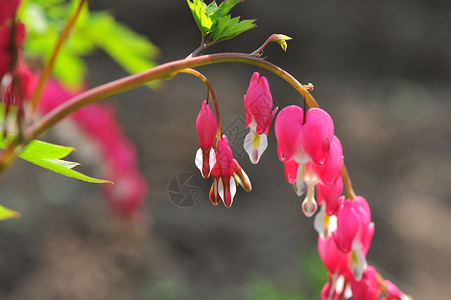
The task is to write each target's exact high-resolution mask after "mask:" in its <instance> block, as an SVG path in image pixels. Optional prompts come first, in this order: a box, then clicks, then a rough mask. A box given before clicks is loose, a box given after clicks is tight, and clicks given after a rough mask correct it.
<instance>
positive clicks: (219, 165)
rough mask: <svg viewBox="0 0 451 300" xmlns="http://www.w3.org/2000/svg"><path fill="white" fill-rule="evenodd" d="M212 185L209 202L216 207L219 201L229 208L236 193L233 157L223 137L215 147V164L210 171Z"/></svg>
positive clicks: (225, 138)
mask: <svg viewBox="0 0 451 300" xmlns="http://www.w3.org/2000/svg"><path fill="white" fill-rule="evenodd" d="M211 175H212V176H213V184H212V187H211V190H210V200H211V202H212V203H213V204H215V205H217V204H219V202H221V200H222V201H223V202H224V205H225V206H226V207H230V206H231V205H232V202H233V197H234V196H235V193H236V185H235V179H234V178H233V177H232V175H233V155H232V149H230V145H229V142H228V141H227V137H226V136H225V135H223V136H222V138H221V139H219V140H218V142H217V146H216V164H215V165H214V167H213V169H212V170H211Z"/></svg>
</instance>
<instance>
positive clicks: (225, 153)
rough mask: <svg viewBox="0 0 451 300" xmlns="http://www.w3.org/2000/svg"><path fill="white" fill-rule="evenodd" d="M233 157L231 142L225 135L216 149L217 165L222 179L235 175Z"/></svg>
mask: <svg viewBox="0 0 451 300" xmlns="http://www.w3.org/2000/svg"><path fill="white" fill-rule="evenodd" d="M232 163H233V155H232V149H230V145H229V142H228V141H227V137H226V136H225V135H223V136H222V139H220V140H219V141H218V144H217V147H216V164H217V165H218V168H219V172H220V176H221V177H230V176H232V174H233V167H232Z"/></svg>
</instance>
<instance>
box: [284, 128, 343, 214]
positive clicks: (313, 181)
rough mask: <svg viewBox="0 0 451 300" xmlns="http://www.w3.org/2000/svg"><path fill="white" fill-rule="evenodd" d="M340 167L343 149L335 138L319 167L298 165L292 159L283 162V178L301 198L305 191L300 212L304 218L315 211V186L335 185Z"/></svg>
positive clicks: (310, 164)
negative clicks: (326, 156)
mask: <svg viewBox="0 0 451 300" xmlns="http://www.w3.org/2000/svg"><path fill="white" fill-rule="evenodd" d="M342 167H343V149H342V146H341V143H340V140H339V139H338V138H337V137H336V136H333V138H332V142H331V144H330V150H329V157H328V159H327V161H326V162H325V163H323V164H321V165H320V164H316V163H313V162H312V161H308V162H307V163H305V164H299V163H298V162H297V161H296V160H294V159H291V160H288V161H285V177H286V178H287V180H288V182H290V183H293V187H294V190H295V192H296V194H297V195H298V196H301V195H302V194H303V193H304V192H305V191H307V195H306V198H305V199H304V201H303V203H302V210H303V211H304V214H305V215H306V216H308V217H310V216H312V215H313V214H314V213H315V211H316V209H317V204H316V201H315V198H314V193H315V185H317V184H319V183H321V184H323V185H326V186H329V185H333V184H335V182H336V181H337V179H338V178H339V176H340V172H341V168H342ZM340 193H341V191H340ZM338 196H339V195H338Z"/></svg>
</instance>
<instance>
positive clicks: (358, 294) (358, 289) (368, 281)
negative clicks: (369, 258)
mask: <svg viewBox="0 0 451 300" xmlns="http://www.w3.org/2000/svg"><path fill="white" fill-rule="evenodd" d="M376 276H377V271H376V269H374V268H373V267H372V266H369V267H367V268H366V270H365V272H364V273H363V276H362V279H361V280H351V290H352V298H353V299H355V300H376V299H378V298H379V295H380V294H381V290H380V288H379V285H378V284H377V280H376Z"/></svg>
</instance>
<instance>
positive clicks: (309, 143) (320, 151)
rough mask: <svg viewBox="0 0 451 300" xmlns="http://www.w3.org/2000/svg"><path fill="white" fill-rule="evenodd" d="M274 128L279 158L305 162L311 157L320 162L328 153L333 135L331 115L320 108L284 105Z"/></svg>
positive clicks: (325, 158) (322, 162)
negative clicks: (306, 108) (305, 109)
mask: <svg viewBox="0 0 451 300" xmlns="http://www.w3.org/2000/svg"><path fill="white" fill-rule="evenodd" d="M275 132H276V138H277V152H278V155H279V159H280V160H281V161H282V162H286V161H289V160H294V161H296V162H297V163H298V164H305V163H306V162H307V161H309V160H311V161H312V162H314V163H316V164H324V163H325V162H326V161H327V158H328V156H329V149H330V143H331V141H332V137H333V136H334V124H333V121H332V118H331V117H330V116H329V115H328V114H327V113H326V112H325V111H324V110H322V109H319V108H311V109H309V110H308V111H307V112H306V117H305V120H304V111H303V110H302V108H300V107H298V106H295V105H291V106H287V107H285V108H284V109H282V111H281V112H280V113H279V115H278V116H277V118H276V123H275Z"/></svg>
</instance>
